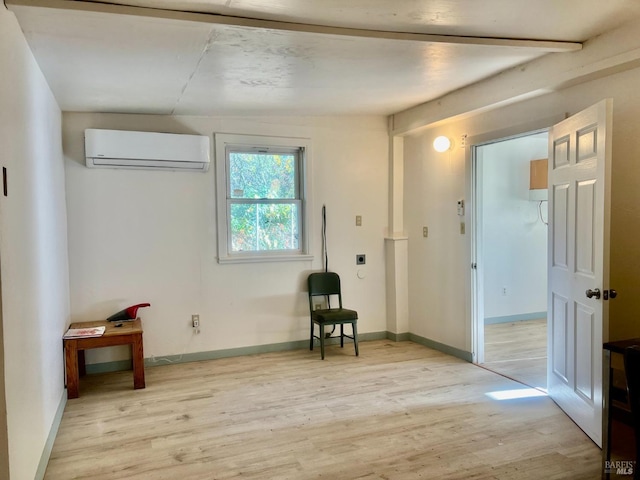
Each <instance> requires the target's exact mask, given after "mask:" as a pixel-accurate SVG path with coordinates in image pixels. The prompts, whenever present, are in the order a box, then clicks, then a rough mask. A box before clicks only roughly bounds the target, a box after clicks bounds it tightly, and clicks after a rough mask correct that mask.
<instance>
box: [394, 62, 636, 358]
mask: <svg viewBox="0 0 640 480" xmlns="http://www.w3.org/2000/svg"><path fill="white" fill-rule="evenodd" d="M639 82H640V69H633V70H629V71H626V72H622V73H617V74H613V75H610V76H608V77H605V78H602V79H599V80H595V81H591V82H587V83H583V84H580V85H577V86H573V87H569V88H566V89H563V90H560V91H557V92H553V93H549V94H547V95H544V96H541V97H537V98H535V99H532V100H527V101H523V102H520V103H517V104H514V105H510V106H507V107H503V108H499V109H496V110H492V111H488V112H485V113H480V114H477V115H474V116H470V117H469V118H466V119H462V120H458V121H443V122H440V123H438V124H437V125H436V126H434V127H432V128H428V129H424V130H420V131H417V132H416V133H415V134H413V135H411V136H408V137H406V138H405V168H406V172H405V200H408V201H406V203H405V222H406V224H405V226H406V229H407V231H408V233H409V235H410V240H409V242H410V252H409V270H410V277H409V285H410V305H409V310H410V312H409V314H410V322H411V331H412V332H414V333H417V334H420V335H424V336H426V337H428V338H431V339H433V340H435V341H439V342H442V343H446V344H448V345H451V346H453V347H456V348H460V349H464V350H466V351H471V350H470V349H471V338H470V332H471V325H470V313H469V312H468V311H467V309H466V308H465V306H464V305H465V304H466V303H467V302H468V301H469V298H470V296H469V295H470V293H469V288H468V284H469V278H470V269H469V264H470V257H469V244H468V243H467V241H466V238H465V236H463V235H460V233H459V230H458V218H457V216H456V214H455V202H456V201H457V200H458V199H459V198H462V197H463V196H464V195H465V187H466V183H465V182H466V180H467V175H466V172H467V170H466V169H465V149H464V148H460V146H459V145H460V144H459V142H458V147H457V148H455V149H454V150H453V151H452V152H449V153H447V154H438V153H436V152H435V151H433V149H432V148H431V142H432V141H433V139H434V138H435V137H436V136H438V135H449V136H450V137H451V138H454V139H456V140H458V139H460V137H461V135H463V134H467V135H468V136H469V137H473V136H480V135H484V136H486V135H487V134H488V133H489V132H499V131H504V129H506V128H509V127H517V126H518V125H520V126H522V128H523V130H526V128H527V125H530V124H531V122H532V121H534V120H536V119H538V120H541V121H543V123H545V122H546V123H548V124H549V125H550V124H551V123H553V121H552V120H551V118H552V117H555V118H558V117H563V116H564V114H565V113H569V114H572V113H576V112H578V111H580V110H582V109H584V108H586V107H588V106H589V105H592V104H594V103H596V102H598V101H599V100H601V99H603V98H606V97H612V98H613V110H614V114H613V117H614V118H613V171H612V185H611V186H612V199H611V284H610V285H611V288H615V289H617V290H618V291H619V292H620V294H619V296H618V298H617V299H616V300H615V301H612V302H611V303H610V318H609V321H610V323H609V325H610V331H609V339H610V340H616V339H621V338H633V337H640V321H638V312H639V311H640V255H638V246H637V242H638V238H640V189H639V188H638V184H640V169H639V168H638V161H637V158H638V152H640V135H638V131H640V96H639V95H638V94H637V85H638V83H639ZM545 119H548V120H545ZM469 218H470V217H469V209H467V216H466V218H465V221H466V222H467V223H468V222H469ZM425 224H426V225H429V226H430V229H429V233H430V237H429V239H424V240H423V239H422V237H421V232H422V225H425ZM434 226H435V228H434Z"/></svg>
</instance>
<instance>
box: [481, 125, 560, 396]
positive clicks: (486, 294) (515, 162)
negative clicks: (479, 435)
mask: <svg viewBox="0 0 640 480" xmlns="http://www.w3.org/2000/svg"><path fill="white" fill-rule="evenodd" d="M548 137H549V136H548V131H547V130H543V131H536V132H531V133H527V134H523V135H519V136H517V137H511V138H507V139H502V140H495V141H491V142H487V143H484V144H480V145H475V146H474V147H473V150H472V152H473V153H472V155H473V158H472V161H473V171H474V177H475V178H474V183H475V188H474V190H475V198H474V205H475V209H476V211H475V224H474V239H475V246H476V260H477V262H476V269H477V270H476V281H475V297H476V301H475V304H476V315H475V322H476V332H477V335H476V343H477V344H476V352H477V355H476V362H477V363H478V364H479V365H481V366H483V367H485V368H487V369H489V370H492V371H494V372H496V373H499V374H502V375H505V376H507V377H509V378H512V379H514V380H517V381H519V382H521V383H524V384H526V385H529V386H531V387H535V388H539V389H546V386H547V243H548V232H547V228H548V227H547V224H548V209H547V197H546V194H547V187H546V180H547V167H546V159H547V156H548ZM540 177H542V178H540ZM538 180H541V182H538Z"/></svg>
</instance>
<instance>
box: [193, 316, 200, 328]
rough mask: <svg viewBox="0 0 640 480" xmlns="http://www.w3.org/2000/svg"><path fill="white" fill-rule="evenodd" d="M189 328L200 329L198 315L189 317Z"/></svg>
mask: <svg viewBox="0 0 640 480" xmlns="http://www.w3.org/2000/svg"><path fill="white" fill-rule="evenodd" d="M191 326H192V327H193V328H200V315H191Z"/></svg>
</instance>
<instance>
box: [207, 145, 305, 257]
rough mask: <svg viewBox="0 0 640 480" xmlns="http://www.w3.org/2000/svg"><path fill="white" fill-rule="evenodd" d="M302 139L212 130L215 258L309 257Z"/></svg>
mask: <svg viewBox="0 0 640 480" xmlns="http://www.w3.org/2000/svg"><path fill="white" fill-rule="evenodd" d="M308 144H309V142H308V140H305V139H291V138H281V137H260V136H248V135H227V134H216V135H215V145H216V147H215V148H216V174H217V189H218V192H217V200H218V206H217V210H218V261H219V262H220V263H226V262H252V261H255V262H258V261H276V260H310V259H311V258H312V257H311V256H309V255H308V252H309V245H308V236H307V227H306V218H307V215H306V210H307V208H308V200H307V193H308V192H307V183H306V178H305V172H306V171H307V169H308V164H309V151H308V150H309V148H308V147H309V145H308Z"/></svg>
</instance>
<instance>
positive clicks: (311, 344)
mask: <svg viewBox="0 0 640 480" xmlns="http://www.w3.org/2000/svg"><path fill="white" fill-rule="evenodd" d="M309 350H311V351H313V320H311V336H310V337H309Z"/></svg>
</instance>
